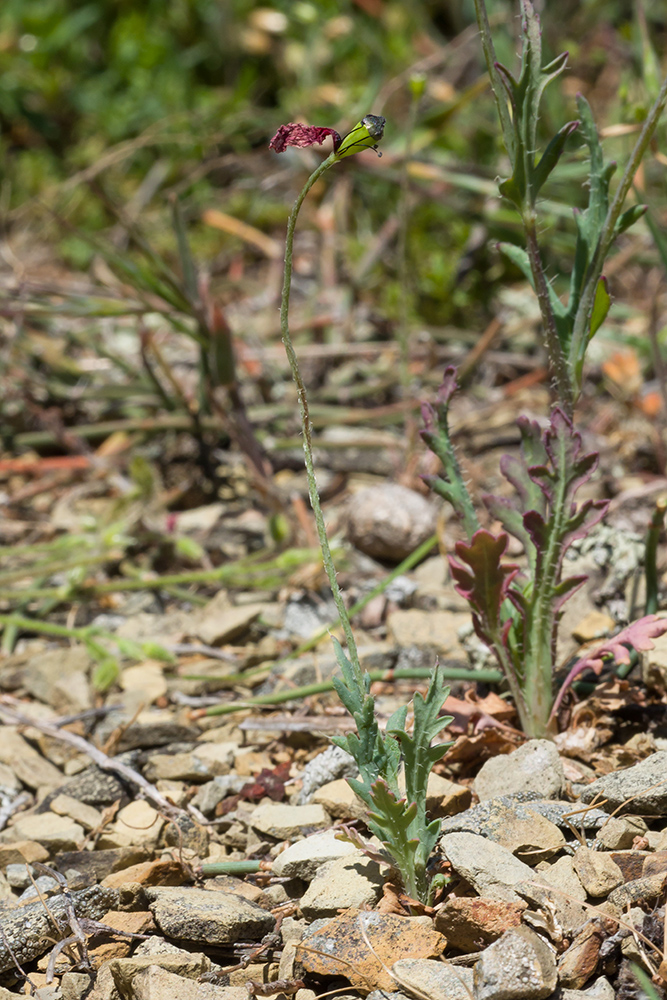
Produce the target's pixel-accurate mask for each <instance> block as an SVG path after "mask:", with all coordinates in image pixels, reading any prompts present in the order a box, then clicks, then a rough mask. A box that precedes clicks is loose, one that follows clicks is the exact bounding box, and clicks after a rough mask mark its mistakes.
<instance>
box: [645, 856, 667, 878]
mask: <svg viewBox="0 0 667 1000" xmlns="http://www.w3.org/2000/svg"><path fill="white" fill-rule="evenodd" d="M663 872H665V873H667V850H664V851H655V852H654V853H653V854H647V855H646V856H645V858H644V862H643V864H642V875H660V874H662V873H663Z"/></svg>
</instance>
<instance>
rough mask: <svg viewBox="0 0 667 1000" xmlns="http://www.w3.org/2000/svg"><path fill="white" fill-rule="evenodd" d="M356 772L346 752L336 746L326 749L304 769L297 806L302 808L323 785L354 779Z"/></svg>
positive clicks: (351, 759)
mask: <svg viewBox="0 0 667 1000" xmlns="http://www.w3.org/2000/svg"><path fill="white" fill-rule="evenodd" d="M358 772H359V769H358V767H357V765H356V764H355V762H354V758H353V757H352V756H350V754H349V753H347V751H346V750H343V749H342V747H336V746H331V747H327V749H326V750H323V751H322V753H318V755H317V757H313V759H312V760H311V761H309V762H308V763H307V764H306V766H305V767H304V769H303V774H302V775H301V791H300V792H299V799H298V805H300V806H304V805H306V804H307V803H308V802H310V801H311V799H312V797H313V795H314V793H315V792H316V791H317V790H318V789H319V788H322V787H323V786H324V785H327V784H329V783H330V782H333V781H337V780H338V779H339V778H355V777H356V776H357V774H358ZM348 787H349V786H348Z"/></svg>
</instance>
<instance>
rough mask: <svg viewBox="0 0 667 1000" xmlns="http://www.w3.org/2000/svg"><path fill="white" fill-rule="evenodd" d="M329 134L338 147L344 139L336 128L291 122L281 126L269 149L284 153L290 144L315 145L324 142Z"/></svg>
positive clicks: (335, 146)
mask: <svg viewBox="0 0 667 1000" xmlns="http://www.w3.org/2000/svg"><path fill="white" fill-rule="evenodd" d="M329 135H330V136H331V137H332V138H333V146H334V149H338V147H339V146H340V144H341V142H342V139H341V136H340V135H339V133H338V132H336V130H335V129H334V128H324V127H321V126H318V125H302V124H301V123H300V122H290V123H289V124H288V125H281V126H280V128H279V129H278V131H277V132H276V134H275V135H274V137H273V139H272V140H271V142H270V143H269V149H273V150H274V151H275V152H276V153H284V152H285V150H286V149H287V147H288V146H299V147H305V146H315V145H316V144H318V143H323V142H324V140H325V139H326V138H327V136H329Z"/></svg>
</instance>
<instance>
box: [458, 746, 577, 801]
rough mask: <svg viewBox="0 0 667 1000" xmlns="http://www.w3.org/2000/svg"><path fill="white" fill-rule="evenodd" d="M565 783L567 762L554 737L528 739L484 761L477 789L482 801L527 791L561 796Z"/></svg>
mask: <svg viewBox="0 0 667 1000" xmlns="http://www.w3.org/2000/svg"><path fill="white" fill-rule="evenodd" d="M564 783H565V775H564V773H563V765H562V763H561V759H560V757H559V756H558V751H557V750H556V747H555V746H554V744H553V743H552V742H551V740H528V742H527V743H524V744H523V746H520V747H519V748H518V749H517V750H513V751H512V753H511V754H502V755H500V756H498V757H491V758H490V759H489V760H487V761H486V762H485V763H484V764H482V767H481V768H480V770H479V773H478V775H477V777H476V778H475V781H474V789H475V792H476V793H477V795H478V796H479V799H480V801H481V802H484V801H485V800H486V799H495V798H498V797H499V796H501V795H511V794H512V793H513V792H524V791H529V792H539V794H540V796H541V797H542V798H547V799H557V798H559V797H560V794H561V792H562V790H563V786H564ZM587 801H590V799H588V800H587Z"/></svg>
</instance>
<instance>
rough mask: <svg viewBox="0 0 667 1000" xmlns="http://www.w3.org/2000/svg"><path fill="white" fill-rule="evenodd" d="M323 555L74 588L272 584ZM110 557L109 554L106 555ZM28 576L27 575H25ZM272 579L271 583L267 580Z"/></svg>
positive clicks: (287, 555) (45, 594) (89, 591)
mask: <svg viewBox="0 0 667 1000" xmlns="http://www.w3.org/2000/svg"><path fill="white" fill-rule="evenodd" d="M318 555H319V552H317V551H316V550H314V549H288V550H287V552H283V553H282V554H281V555H279V556H277V557H276V558H274V559H270V560H268V561H267V562H259V561H258V558H257V557H258V556H266V553H265V552H262V553H256V554H255V555H253V556H251V557H250V558H248V559H244V560H239V561H237V562H235V563H232V564H229V565H227V564H225V565H224V566H218V567H217V568H216V569H205V570H193V571H190V572H187V573H171V574H167V575H165V576H152V577H147V578H146V577H144V578H135V577H129V578H128V577H119V578H118V579H117V580H109V581H108V582H106V583H92V584H89V585H86V584H81V585H79V586H77V587H76V588H72V590H74V589H75V590H76V593H77V594H80V595H84V596H86V597H94V596H98V595H100V594H113V593H115V592H116V591H119V592H120V591H133V590H162V589H168V588H170V587H180V586H187V585H188V584H192V583H220V582H224V583H227V584H229V585H230V586H231V585H232V584H238V585H239V586H240V585H244V586H252V585H253V584H262V585H268V582H272V579H273V578H272V577H269V574H272V573H275V574H278V575H279V577H281V575H282V574H284V572H285V570H290V569H293V568H294V567H296V566H300V565H303V563H305V562H308V561H309V560H313V559H316V558H317V556H318ZM106 558H108V557H106ZM24 575H25V574H24ZM267 578H268V582H267ZM62 595H63V588H62V587H26V588H21V590H0V600H6V601H11V600H16V599H17V598H20V599H21V600H25V599H27V598H29V599H31V600H35V599H39V598H46V599H48V598H58V597H62Z"/></svg>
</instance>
